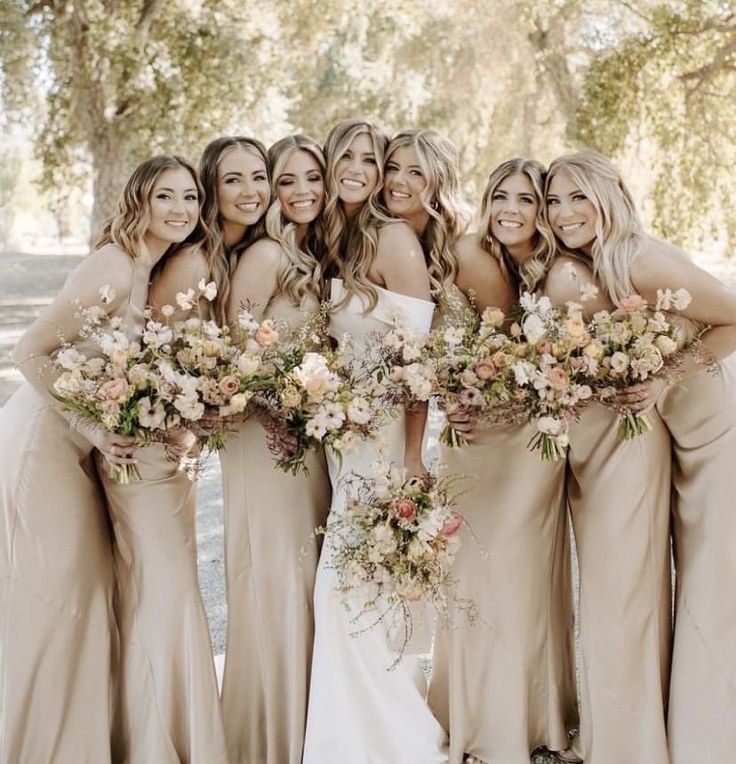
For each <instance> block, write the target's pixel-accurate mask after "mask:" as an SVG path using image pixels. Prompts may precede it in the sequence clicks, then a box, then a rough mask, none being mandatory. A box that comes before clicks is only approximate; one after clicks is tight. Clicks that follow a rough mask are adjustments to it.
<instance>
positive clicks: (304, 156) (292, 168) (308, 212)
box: [276, 149, 325, 225]
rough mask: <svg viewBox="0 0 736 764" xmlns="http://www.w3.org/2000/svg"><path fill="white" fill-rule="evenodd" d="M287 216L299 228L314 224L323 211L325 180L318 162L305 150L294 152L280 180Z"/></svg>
mask: <svg viewBox="0 0 736 764" xmlns="http://www.w3.org/2000/svg"><path fill="white" fill-rule="evenodd" d="M276 196H277V197H278V200H279V201H280V202H281V210H282V214H283V216H284V217H285V218H286V219H287V220H289V221H291V222H292V223H296V224H297V225H306V224H308V223H311V222H312V221H313V220H314V219H315V218H316V217H317V215H319V213H320V212H321V211H322V206H323V204H324V199H325V181H324V175H323V174H322V168H321V167H320V166H319V163H318V162H317V160H316V159H315V158H314V157H313V156H312V154H310V153H309V151H305V150H303V149H299V150H297V151H293V152H292V153H291V155H290V156H289V158H288V159H287V160H286V162H285V163H284V166H283V169H282V170H281V172H280V173H279V175H278V177H277V178H276Z"/></svg>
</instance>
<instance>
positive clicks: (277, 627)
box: [220, 295, 330, 764]
mask: <svg viewBox="0 0 736 764" xmlns="http://www.w3.org/2000/svg"><path fill="white" fill-rule="evenodd" d="M316 308H317V305H316V301H314V303H309V304H304V305H303V309H300V308H298V307H295V306H294V305H292V304H291V302H290V301H289V300H288V299H287V298H286V297H285V296H283V295H277V296H276V297H274V298H273V299H272V300H271V302H270V303H269V305H268V306H267V308H266V311H265V313H264V317H266V318H272V319H275V320H276V321H283V322H286V323H287V324H289V325H291V326H293V327H297V326H298V325H299V324H301V323H302V322H303V321H304V320H305V318H306V317H308V316H309V315H311V314H313V313H314V311H315V310H316ZM220 463H221V465H222V477H223V497H224V513H225V571H226V580H227V611H228V623H227V652H226V654H225V670H224V676H223V687H222V706H223V714H224V719H225V731H226V735H227V744H228V752H229V756H230V762H231V764H251V763H253V764H255V762H258V764H299V762H301V758H302V747H303V744H304V728H305V725H306V716H307V696H308V693H309V673H310V667H311V661H312V642H313V639H314V617H313V612H312V610H313V608H312V599H313V591H314V577H315V574H316V571H317V560H318V556H319V546H318V543H317V541H316V539H315V536H314V529H315V528H316V527H317V526H320V525H323V524H324V522H325V520H326V518H327V512H328V510H329V507H330V482H329V478H328V476H327V467H326V464H325V460H324V454H323V453H322V452H315V451H312V452H311V453H309V455H308V456H307V462H306V464H307V467H308V469H309V474H306V475H305V474H303V473H300V474H299V475H296V476H293V475H291V474H289V473H285V472H282V471H281V470H279V468H278V467H276V465H275V462H274V457H273V455H272V454H271V452H270V451H269V450H268V447H267V444H266V431H265V430H264V428H263V426H262V424H261V422H260V421H259V420H258V418H257V417H253V418H251V419H248V420H246V421H245V422H244V423H243V424H242V425H240V426H239V427H238V430H237V431H236V432H234V433H232V434H231V435H230V437H229V438H228V440H227V442H226V445H225V449H224V450H223V451H222V452H221V453H220Z"/></svg>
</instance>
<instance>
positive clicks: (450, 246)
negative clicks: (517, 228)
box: [386, 128, 470, 303]
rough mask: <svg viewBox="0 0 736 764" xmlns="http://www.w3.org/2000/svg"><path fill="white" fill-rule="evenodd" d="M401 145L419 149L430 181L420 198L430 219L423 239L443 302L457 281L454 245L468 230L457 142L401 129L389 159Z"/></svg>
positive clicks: (433, 133) (426, 131)
mask: <svg viewBox="0 0 736 764" xmlns="http://www.w3.org/2000/svg"><path fill="white" fill-rule="evenodd" d="M402 146H410V147H411V148H413V149H414V150H415V151H416V154H417V158H418V160H419V165H420V167H421V169H422V173H423V174H424V178H425V180H426V181H427V185H426V187H425V189H424V190H423V191H422V193H421V195H420V198H421V201H422V206H423V207H424V209H425V210H426V211H427V213H428V215H429V222H428V223H427V227H426V228H425V230H424V231H423V232H422V234H421V236H420V241H421V243H422V247H423V248H424V255H425V258H426V260H427V270H428V271H429V283H430V288H431V290H432V297H433V299H434V300H435V302H438V303H441V302H443V301H444V300H445V294H446V291H447V289H448V288H449V287H450V286H451V285H452V284H453V283H454V281H455V276H456V275H457V256H456V255H455V245H456V243H457V240H458V239H459V238H460V236H461V235H462V234H463V233H464V231H465V230H466V228H467V226H468V222H469V217H470V216H469V214H468V209H467V207H466V205H465V203H464V202H463V200H462V196H461V192H460V161H459V159H458V155H457V149H456V148H455V145H454V144H453V143H452V142H451V141H450V140H448V139H447V138H445V137H444V136H443V135H441V134H440V133H438V132H437V131H436V130H431V129H428V128H423V129H415V130H402V131H401V132H400V133H398V134H397V135H395V136H394V137H393V138H392V139H391V142H390V143H389V146H388V149H387V150H386V162H388V161H389V160H390V158H391V155H392V154H393V153H394V151H396V150H397V149H399V148H401V147H402Z"/></svg>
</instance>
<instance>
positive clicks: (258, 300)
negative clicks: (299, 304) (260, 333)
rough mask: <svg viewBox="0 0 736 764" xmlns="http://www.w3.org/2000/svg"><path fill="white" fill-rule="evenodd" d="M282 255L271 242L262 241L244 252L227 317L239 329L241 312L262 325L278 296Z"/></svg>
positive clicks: (234, 277)
mask: <svg viewBox="0 0 736 764" xmlns="http://www.w3.org/2000/svg"><path fill="white" fill-rule="evenodd" d="M281 257H282V253H281V248H280V247H279V245H278V244H277V243H276V242H274V241H271V240H270V239H261V240H260V241H257V242H256V243H255V244H252V245H251V246H250V247H248V249H246V250H245V252H243V254H242V255H241V256H240V260H238V264H237V266H236V267H235V270H234V271H233V274H232V277H231V280H230V297H229V299H228V306H227V317H228V322H229V323H230V325H231V326H232V327H233V328H234V329H235V328H236V327H237V316H238V312H239V311H240V310H241V308H243V307H245V308H247V309H248V310H249V311H250V312H251V313H252V314H253V317H254V318H255V319H256V320H257V321H260V320H261V318H262V317H263V313H264V311H265V310H266V308H267V307H268V303H269V302H270V301H271V298H272V297H273V296H274V293H275V292H276V282H277V277H278V267H279V262H280V260H281Z"/></svg>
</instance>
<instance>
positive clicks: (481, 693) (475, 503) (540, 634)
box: [429, 425, 577, 764]
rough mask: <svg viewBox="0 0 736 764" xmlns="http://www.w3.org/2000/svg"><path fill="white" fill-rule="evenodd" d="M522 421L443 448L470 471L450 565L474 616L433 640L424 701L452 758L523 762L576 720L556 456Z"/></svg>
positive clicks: (450, 467)
mask: <svg viewBox="0 0 736 764" xmlns="http://www.w3.org/2000/svg"><path fill="white" fill-rule="evenodd" d="M532 434H533V431H532V428H531V426H529V425H521V426H515V427H504V428H495V429H491V428H485V429H480V430H479V431H478V432H477V435H476V439H475V440H474V441H473V442H472V443H471V444H469V445H468V446H466V447H465V448H462V449H451V448H444V449H443V450H442V462H443V464H445V465H446V470H447V471H448V472H450V473H456V474H465V475H469V476H472V480H470V481H468V484H467V488H468V489H469V490H468V492H467V493H465V494H464V495H463V496H462V497H461V498H460V500H459V503H458V509H459V511H460V512H462V513H463V515H464V517H465V519H466V520H467V522H468V524H469V525H470V528H471V530H472V533H473V534H474V535H475V537H476V538H477V542H476V541H475V540H473V538H471V537H470V534H468V533H466V534H465V538H464V541H463V546H462V547H461V549H460V552H459V553H458V557H457V558H456V560H455V564H454V566H453V575H454V576H455V577H456V579H457V580H458V581H459V587H460V588H459V591H460V593H461V594H462V595H463V596H468V597H470V598H471V599H472V600H473V601H474V602H475V604H476V606H477V608H478V616H479V617H478V621H477V622H475V623H470V622H469V621H468V619H467V618H466V617H465V615H464V614H462V613H458V614H455V615H454V617H453V618H452V620H451V623H450V624H441V625H440V628H439V630H438V632H437V635H436V637H435V645H434V656H433V671H432V681H431V684H430V689H429V702H430V705H431V707H432V709H433V710H434V712H435V714H436V715H437V717H438V719H439V720H440V721H441V722H442V723H443V724H444V725H445V727H446V728H447V729H448V730H449V733H450V762H451V764H459V763H460V762H461V761H462V755H463V752H467V753H471V754H474V755H475V756H477V757H479V758H480V759H481V760H483V761H487V762H496V761H498V762H504V764H529V755H530V752H531V751H532V750H533V749H534V748H536V747H538V746H540V745H546V746H548V747H549V748H550V749H552V750H562V749H564V748H567V745H568V743H567V730H568V729H570V728H572V727H574V726H576V724H577V709H576V704H575V673H574V650H573V612H572V585H571V577H570V544H569V536H568V533H567V523H566V515H565V504H564V475H565V462H564V459H563V460H560V461H559V462H557V463H554V464H553V463H550V462H543V461H542V460H541V459H540V458H539V456H538V455H537V454H536V453H532V452H531V451H529V450H528V449H527V443H528V441H529V439H530V438H531V436H532Z"/></svg>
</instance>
